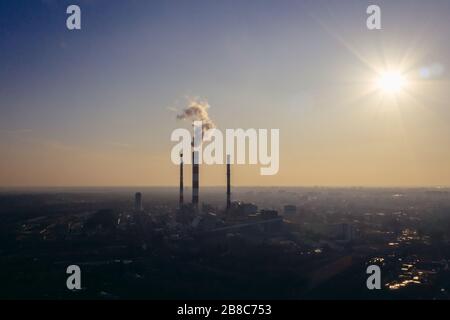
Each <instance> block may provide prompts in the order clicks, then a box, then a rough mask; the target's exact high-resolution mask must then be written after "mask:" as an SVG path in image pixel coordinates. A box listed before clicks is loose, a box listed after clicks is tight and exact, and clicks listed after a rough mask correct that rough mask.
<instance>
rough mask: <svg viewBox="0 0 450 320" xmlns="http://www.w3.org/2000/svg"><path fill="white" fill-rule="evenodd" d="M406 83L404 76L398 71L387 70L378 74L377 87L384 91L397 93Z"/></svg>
mask: <svg viewBox="0 0 450 320" xmlns="http://www.w3.org/2000/svg"><path fill="white" fill-rule="evenodd" d="M405 84H406V79H405V77H404V76H403V75H402V74H401V73H400V72H395V71H389V72H384V73H382V74H380V75H379V77H378V79H377V87H378V88H379V89H380V90H381V91H383V92H386V93H391V94H394V93H398V92H400V91H401V90H402V89H403V88H404V86H405Z"/></svg>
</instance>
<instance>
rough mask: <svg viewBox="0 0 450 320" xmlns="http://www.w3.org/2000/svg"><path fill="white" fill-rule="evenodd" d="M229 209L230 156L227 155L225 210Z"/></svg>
mask: <svg viewBox="0 0 450 320" xmlns="http://www.w3.org/2000/svg"><path fill="white" fill-rule="evenodd" d="M230 207H231V164H230V155H229V154H228V155H227V210H229V209H230Z"/></svg>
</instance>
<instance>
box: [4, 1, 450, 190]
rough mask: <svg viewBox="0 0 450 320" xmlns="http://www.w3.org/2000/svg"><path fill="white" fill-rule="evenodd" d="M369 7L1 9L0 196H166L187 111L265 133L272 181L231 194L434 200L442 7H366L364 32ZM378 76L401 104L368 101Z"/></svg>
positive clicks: (51, 4)
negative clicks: (355, 194)
mask: <svg viewBox="0 0 450 320" xmlns="http://www.w3.org/2000/svg"><path fill="white" fill-rule="evenodd" d="M74 3H76V4H79V5H80V7H81V10H82V30H80V31H68V30H67V29H66V26H65V20H66V18H67V15H66V13H65V10H66V7H67V6H68V5H69V4H74ZM372 3H373V1H367V2H366V1H356V0H355V1H350V0H349V1H343V0H339V1H338V0H336V1H317V0H313V1H299V0H297V1H287V0H282V1H275V0H271V1H265V0H258V1H256V0H254V1H242V0H239V1H237V0H222V1H207V0H192V1H182V0H179V1H168V0H164V1H153V0H152V1H144V0H130V1H115V0H111V1H106V0H103V1H102V0H92V1H88V0H85V1H82V0H78V1H62V0H61V1H60V0H58V1H57V0H53V1H52V0H42V1H37V0H33V1H25V0H17V1H1V2H0V150H1V157H0V186H6V187H12V186H116V185H117V186H125V185H142V186H145V185H176V184H177V182H178V177H177V173H178V169H177V167H176V166H175V165H173V164H172V163H171V161H170V151H171V148H172V146H173V145H174V144H173V143H172V142H170V134H171V132H172V130H173V129H175V128H177V127H180V126H185V127H186V126H187V124H186V123H183V122H180V121H177V120H176V119H175V116H176V111H175V110H177V109H178V110H179V109H181V108H183V107H184V106H185V105H186V103H187V97H201V98H204V99H207V100H208V102H209V104H210V105H211V109H210V115H211V118H212V119H213V120H214V121H215V122H216V124H217V125H218V127H219V128H220V129H225V128H268V129H270V128H279V129H280V152H281V154H280V171H279V173H278V175H275V176H260V175H259V166H234V168H233V184H234V185H266V186H270V185H327V186H340V185H352V186H354V185H357V186H392V185H395V186H399V185H404V186H418V185H447V186H448V185H450V165H449V164H450V121H449V120H450V104H449V101H450V90H449V82H448V77H449V72H450V42H449V41H448V32H449V30H450V1H448V0H435V1H413V0H407V1H406V0H405V1H395V0H391V1H377V4H379V5H380V6H381V9H382V28H383V29H382V30H379V31H369V30H368V29H367V28H366V18H367V15H366V13H365V11H366V8H367V6H368V5H369V4H372ZM431 66H439V68H438V69H439V72H437V73H435V74H434V73H433V74H427V73H424V70H426V69H424V68H427V67H431ZM386 68H400V69H401V70H402V72H404V73H405V76H406V77H407V79H408V85H407V87H406V88H405V92H403V93H401V94H399V95H397V96H395V97H392V96H388V97H386V96H385V95H383V94H382V93H381V92H377V91H372V92H369V91H368V90H369V89H370V88H371V86H372V82H373V81H374V79H375V78H376V74H377V73H376V71H377V70H383V69H386ZM187 127H188V126H187ZM186 171H187V172H188V173H189V170H186ZM224 173H225V168H224V167H223V166H214V167H208V168H206V167H202V168H201V184H202V185H223V184H224V182H225V176H224ZM189 178H190V177H189V174H188V175H187V176H186V179H189ZM186 181H189V180H186ZM186 184H188V183H187V182H186Z"/></svg>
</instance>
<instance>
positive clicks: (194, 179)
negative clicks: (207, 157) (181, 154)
mask: <svg viewBox="0 0 450 320" xmlns="http://www.w3.org/2000/svg"><path fill="white" fill-rule="evenodd" d="M198 162H199V152H198V151H193V152H192V204H193V206H194V207H196V208H197V207H198V182H199V174H198V169H199V165H198Z"/></svg>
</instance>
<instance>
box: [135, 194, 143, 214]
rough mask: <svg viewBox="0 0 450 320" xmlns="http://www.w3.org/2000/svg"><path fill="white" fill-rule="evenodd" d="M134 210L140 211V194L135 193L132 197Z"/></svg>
mask: <svg viewBox="0 0 450 320" xmlns="http://www.w3.org/2000/svg"><path fill="white" fill-rule="evenodd" d="M134 210H135V211H142V193H140V192H136V194H135V195H134Z"/></svg>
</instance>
